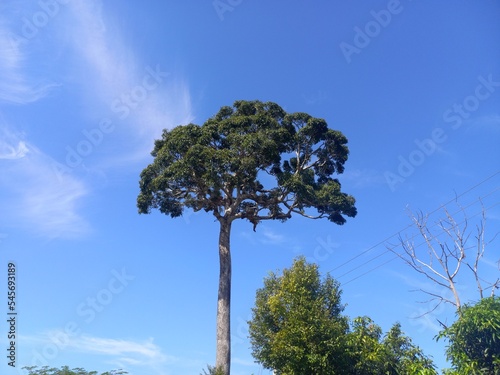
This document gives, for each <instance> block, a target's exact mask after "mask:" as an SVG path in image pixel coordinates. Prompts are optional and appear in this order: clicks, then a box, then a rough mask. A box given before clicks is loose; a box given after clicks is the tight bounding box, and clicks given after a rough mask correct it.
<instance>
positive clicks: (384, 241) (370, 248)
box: [330, 170, 500, 285]
mask: <svg viewBox="0 0 500 375" xmlns="http://www.w3.org/2000/svg"><path fill="white" fill-rule="evenodd" d="M499 174H500V170H498V171H496V172H495V173H493V174H492V175H490V176H488V177H486V178H485V179H483V180H482V181H480V182H478V183H477V184H475V185H473V186H471V187H470V188H468V189H467V190H465V191H463V192H462V193H460V194H459V195H456V196H455V197H454V198H453V199H450V200H449V201H448V202H446V203H444V204H441V205H439V207H437V208H435V209H434V210H432V211H431V212H430V213H428V214H427V216H430V215H432V214H433V213H435V212H437V211H439V210H442V209H443V208H444V207H446V206H448V205H449V204H450V203H452V202H456V201H457V200H458V199H459V198H460V197H463V196H464V195H465V194H467V193H469V192H471V191H472V190H474V189H476V188H477V187H479V186H481V185H482V184H484V183H486V182H487V181H489V180H491V179H492V178H494V177H495V176H497V175H499ZM498 190H500V187H498V188H496V189H494V190H493V191H491V192H489V193H488V194H486V195H484V196H482V197H480V198H478V199H476V200H474V201H473V203H471V204H469V205H467V206H465V207H462V208H461V209H465V208H467V207H470V206H471V205H472V204H475V203H477V202H478V201H481V199H484V198H486V197H488V196H490V195H491V194H493V193H494V192H496V191H498ZM414 225H415V223H411V224H408V225H407V226H406V227H404V228H402V229H401V230H399V231H397V232H395V233H394V234H392V235H390V236H388V237H386V238H384V239H383V240H381V241H379V242H377V243H376V244H375V245H372V246H370V247H369V248H368V249H366V250H364V251H362V252H361V253H359V254H357V255H356V256H354V257H352V258H350V259H348V260H347V261H345V262H343V263H342V264H340V265H339V266H337V267H335V268H333V269H332V270H330V272H333V271H336V270H338V269H339V268H341V267H344V266H345V265H347V264H349V263H351V262H353V261H354V260H356V259H358V258H360V257H361V256H363V255H365V254H367V253H369V252H370V251H372V250H373V249H375V248H377V247H378V246H380V245H382V244H385V243H387V241H389V240H390V239H391V238H393V237H395V236H397V235H401V233H403V232H404V231H405V230H407V229H409V228H411V227H412V226H414ZM435 225H437V224H435ZM390 251H391V250H389V249H388V250H385V251H383V252H382V253H380V254H378V255H376V256H375V257H373V258H371V259H370V260H368V261H367V262H365V263H364V264H362V265H360V266H357V267H355V268H353V269H351V270H349V271H347V272H345V273H343V274H342V275H340V276H338V278H341V277H343V276H345V275H348V274H350V273H352V272H354V271H355V270H357V269H359V268H361V267H363V266H365V265H366V264H367V263H370V262H372V261H373V260H375V259H378V258H380V257H381V256H383V255H385V254H386V253H388V252H390ZM396 258H397V257H396ZM396 258H394V259H396ZM394 259H391V260H390V261H392V260H394ZM386 263H389V261H388V262H386ZM386 263H383V264H382V265H385V264H386ZM378 268H380V266H377V267H376V268H374V269H373V270H375V269H378ZM365 274H366V273H364V274H363V275H365ZM351 281H354V279H353V280H349V282H351ZM344 285H345V284H344Z"/></svg>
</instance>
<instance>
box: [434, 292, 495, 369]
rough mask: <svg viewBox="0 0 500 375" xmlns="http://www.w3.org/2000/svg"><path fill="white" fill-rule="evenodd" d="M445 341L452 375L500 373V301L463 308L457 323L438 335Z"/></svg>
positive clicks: (492, 298) (489, 299)
mask: <svg viewBox="0 0 500 375" xmlns="http://www.w3.org/2000/svg"><path fill="white" fill-rule="evenodd" d="M437 338H438V339H441V338H445V339H447V340H448V343H449V345H448V346H447V348H446V354H447V356H448V359H449V360H450V361H451V363H452V365H453V370H452V371H449V372H448V373H449V374H488V375H496V374H500V298H499V297H489V298H483V299H481V300H480V301H479V302H478V303H477V304H475V305H464V306H463V307H462V308H460V310H459V311H458V313H457V321H456V322H455V323H453V324H452V325H451V326H450V327H448V328H446V329H444V330H443V331H442V332H440V334H439V335H438V336H437Z"/></svg>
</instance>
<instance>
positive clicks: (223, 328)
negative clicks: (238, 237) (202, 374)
mask: <svg viewBox="0 0 500 375" xmlns="http://www.w3.org/2000/svg"><path fill="white" fill-rule="evenodd" d="M219 221H220V234H219V261H220V275H219V295H218V301H217V349H216V358H215V367H216V368H217V369H221V370H222V371H223V374H224V375H229V370H230V367H231V314H230V311H231V310H230V309H231V251H230V235H231V220H229V219H228V218H227V217H222V218H220V220H219Z"/></svg>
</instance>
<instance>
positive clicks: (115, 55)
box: [62, 0, 193, 166]
mask: <svg viewBox="0 0 500 375" xmlns="http://www.w3.org/2000/svg"><path fill="white" fill-rule="evenodd" d="M67 7H68V9H69V10H70V12H71V14H70V16H69V17H68V18H67V20H66V25H65V26H64V28H63V29H62V31H63V32H64V34H65V35H66V38H67V40H68V43H70V45H71V46H72V48H73V50H74V51H75V52H76V54H77V55H78V56H80V57H81V58H80V61H81V62H80V63H79V64H78V65H74V66H73V69H74V72H73V74H74V75H75V76H78V77H81V78H80V81H81V82H82V84H83V85H84V91H85V92H86V96H87V100H89V101H91V102H92V103H93V104H94V105H95V106H96V107H100V110H102V111H103V112H104V113H103V116H104V115H107V114H108V112H109V111H112V112H113V116H114V118H113V120H114V121H115V122H119V123H120V126H119V128H120V129H125V131H126V133H127V135H126V137H127V141H128V140H130V147H129V149H127V152H126V153H123V154H121V155H116V152H115V154H114V155H112V156H110V157H109V158H108V160H105V161H103V164H107V166H110V165H111V166H113V165H119V164H123V163H124V160H125V161H126V162H130V160H131V159H132V160H143V159H144V158H147V157H149V154H150V151H151V149H152V147H153V140H154V139H155V138H159V137H160V136H161V131H162V129H164V128H171V127H173V126H176V125H179V124H185V123H188V122H190V121H192V120H193V116H192V109H191V99H190V94H189V89H188V86H187V84H186V82H185V80H184V79H183V78H181V77H180V76H178V75H175V74H172V73H171V72H170V71H168V69H167V66H164V65H163V64H162V61H141V60H140V59H139V58H138V57H137V56H136V54H135V53H134V51H133V46H131V45H130V42H129V43H127V42H126V41H124V40H123V37H122V33H121V30H119V29H118V28H116V27H114V23H113V22H112V20H110V19H109V17H108V16H109V15H108V14H106V12H105V11H106V7H105V6H103V3H102V2H101V1H100V0H90V1H84V0H74V1H71V2H70V3H68V5H67ZM151 69H152V70H156V69H159V70H160V71H161V72H162V73H164V74H165V75H164V76H162V77H161V79H160V80H159V81H157V82H154V83H156V84H152V85H151V87H149V88H148V89H146V90H144V80H145V77H146V76H147V75H148V74H149V72H150V70H151ZM167 74H168V76H167ZM149 82H153V81H152V80H149ZM153 86H154V87H153ZM134 90H139V91H134ZM141 91H142V94H144V93H145V95H144V97H141V99H140V100H136V99H134V98H135V97H134V92H135V93H140V92H141ZM124 97H129V98H131V97H132V102H133V104H132V105H131V104H127V103H124V101H123V98H124ZM117 103H118V104H117ZM119 108H122V109H123V110H120V109H119ZM113 136H114V137H115V138H116V139H119V137H118V135H116V134H115V135H113ZM133 147H135V149H133Z"/></svg>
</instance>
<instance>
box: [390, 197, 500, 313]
mask: <svg viewBox="0 0 500 375" xmlns="http://www.w3.org/2000/svg"><path fill="white" fill-rule="evenodd" d="M459 208H460V209H459V211H458V212H456V213H454V214H451V213H450V212H449V211H448V210H447V209H446V208H444V209H443V211H444V217H443V218H442V219H439V220H438V221H437V222H435V223H430V222H429V215H424V214H423V213H422V212H421V211H420V212H417V213H416V214H414V213H410V218H411V220H412V221H413V223H414V226H415V227H416V228H417V230H418V233H417V234H416V235H414V236H412V237H405V238H403V237H402V236H401V235H400V236H399V241H398V244H397V245H390V246H388V249H389V250H391V251H392V252H393V253H394V254H396V255H397V256H398V257H399V258H401V259H402V260H403V261H404V262H405V263H406V264H407V265H409V266H410V267H411V268H412V269H413V270H415V271H416V272H417V273H419V274H421V275H423V276H425V277H426V278H427V279H428V280H430V281H432V283H434V284H436V285H438V286H441V287H443V288H445V289H447V290H448V291H450V292H451V297H447V296H444V295H440V294H437V293H435V292H433V291H431V290H425V289H420V291H421V292H423V293H425V294H427V295H429V296H431V301H436V305H435V306H434V308H432V309H431V310H430V311H428V312H427V313H430V312H432V311H434V310H435V309H436V308H437V307H438V306H439V305H441V304H442V303H449V304H451V305H453V306H454V307H455V308H456V310H457V311H458V310H459V309H460V307H461V305H462V302H461V296H460V293H459V291H458V288H457V284H458V283H459V280H460V283H464V282H466V280H469V281H472V280H473V281H474V283H475V285H476V288H477V293H478V296H479V298H480V299H482V298H483V297H484V296H485V294H486V293H489V294H490V295H491V296H493V295H494V294H495V290H496V289H498V288H499V287H500V278H497V279H496V280H495V281H487V280H485V279H484V278H483V277H482V276H483V275H482V269H481V268H480V265H481V260H482V259H483V258H484V255H485V251H486V247H487V246H488V245H489V244H490V243H491V242H492V241H493V240H494V239H495V237H496V235H495V236H493V238H492V239H491V240H487V239H486V238H485V228H486V209H485V208H484V206H482V210H481V213H480V214H479V215H480V219H479V220H478V223H477V224H476V225H475V227H474V228H470V226H471V225H470V220H471V219H472V218H473V217H474V216H477V214H476V215H473V216H469V217H468V216H467V214H466V212H465V209H464V208H463V207H460V206H459ZM458 216H463V220H461V221H458V220H457V219H456V217H458ZM416 238H418V239H420V240H423V241H419V242H417V241H416ZM400 247H401V248H402V249H403V251H402V252H401V251H398V249H399V248H400ZM499 267H500V261H499ZM490 289H491V291H489V290H490Z"/></svg>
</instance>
